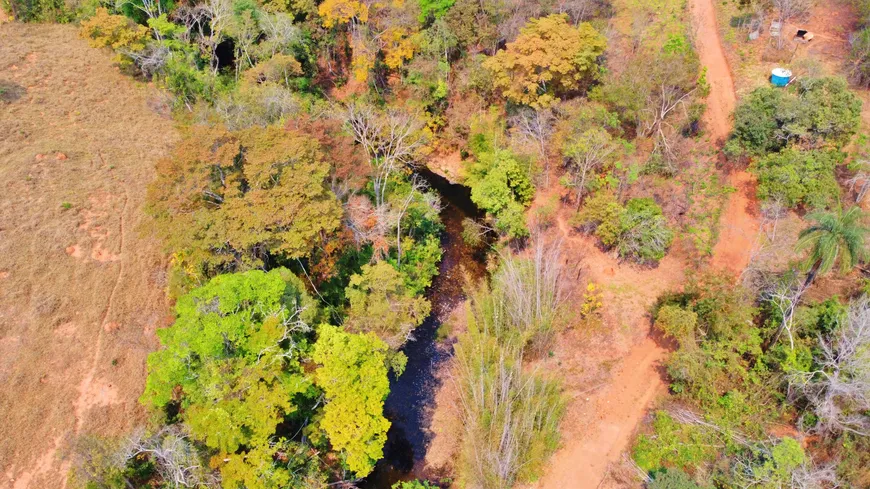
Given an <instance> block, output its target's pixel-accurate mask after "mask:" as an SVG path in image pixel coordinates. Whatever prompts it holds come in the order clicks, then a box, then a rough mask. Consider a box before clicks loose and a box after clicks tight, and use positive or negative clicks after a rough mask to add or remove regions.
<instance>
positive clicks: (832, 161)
mask: <svg viewBox="0 0 870 489" xmlns="http://www.w3.org/2000/svg"><path fill="white" fill-rule="evenodd" d="M844 158H845V154H843V153H840V152H839V151H824V150H815V151H804V152H802V151H799V150H798V149H795V148H787V149H784V150H783V151H781V152H779V153H774V154H771V155H768V156H766V157H764V158H761V159H759V160H758V161H756V162H755V163H754V164H753V166H752V170H753V172H755V174H756V175H757V176H758V198H760V199H764V200H773V201H779V202H781V203H782V204H784V205H786V206H788V207H798V206H802V207H806V208H810V209H814V208H825V207H827V206H828V205H830V204H831V203H833V202H834V201H836V199H837V196H838V195H839V191H840V187H839V185H838V184H837V180H836V178H835V177H834V169H835V168H836V167H837V165H839V164H840V163H842V162H843V160H844Z"/></svg>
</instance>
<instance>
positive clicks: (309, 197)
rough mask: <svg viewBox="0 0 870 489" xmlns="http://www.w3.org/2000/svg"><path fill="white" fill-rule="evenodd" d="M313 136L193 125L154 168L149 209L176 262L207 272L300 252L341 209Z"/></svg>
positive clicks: (333, 223)
mask: <svg viewBox="0 0 870 489" xmlns="http://www.w3.org/2000/svg"><path fill="white" fill-rule="evenodd" d="M329 166H330V165H329V163H328V162H327V161H326V158H325V157H324V154H323V152H322V151H321V148H320V144H319V143H318V142H317V141H316V140H315V139H313V138H311V137H309V136H306V135H303V134H301V133H298V132H295V131H292V130H291V131H287V130H284V129H282V128H278V127H267V128H260V127H255V128H251V129H247V130H244V131H236V132H230V131H227V130H225V129H222V128H201V129H195V130H194V131H193V132H192V134H191V135H190V136H189V137H188V138H186V139H185V140H183V141H182V142H181V143H179V145H178V146H177V148H176V149H175V151H174V153H173V155H172V157H171V158H169V159H166V160H164V161H162V162H160V163H159V164H158V165H157V180H156V181H155V182H154V183H153V184H152V186H151V188H150V189H149V210H150V212H151V214H153V215H154V217H155V224H156V230H157V233H158V234H159V235H160V236H161V237H162V238H163V239H164V242H165V243H166V245H167V248H169V251H171V252H173V253H174V256H175V260H176V265H179V266H181V267H182V269H183V270H186V271H187V272H188V274H189V275H191V277H190V278H192V279H194V281H198V280H199V279H201V278H203V277H204V276H209V275H212V274H214V273H220V272H226V271H236V270H247V269H251V268H260V267H263V266H268V265H269V264H270V262H271V261H274V259H276V258H284V259H293V258H300V257H304V256H307V255H308V254H309V253H310V251H311V249H312V247H313V245H314V243H315V242H316V240H317V239H318V238H319V236H320V235H321V233H329V232H332V231H334V230H335V229H337V228H338V226H339V223H340V218H341V206H340V205H339V202H338V200H337V199H336V198H335V195H334V194H333V193H332V192H331V191H330V190H329V187H328V185H327V182H328V176H329Z"/></svg>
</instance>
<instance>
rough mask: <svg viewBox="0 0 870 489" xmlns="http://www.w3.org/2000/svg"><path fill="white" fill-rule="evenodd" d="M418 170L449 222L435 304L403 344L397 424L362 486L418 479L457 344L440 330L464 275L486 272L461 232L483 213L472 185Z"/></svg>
mask: <svg viewBox="0 0 870 489" xmlns="http://www.w3.org/2000/svg"><path fill="white" fill-rule="evenodd" d="M418 174H419V175H420V176H421V177H423V178H424V179H425V180H426V181H427V182H428V183H429V185H430V187H431V188H432V189H433V190H436V191H437V192H438V193H439V194H440V195H441V204H442V210H441V220H442V222H443V223H444V226H445V232H444V235H443V236H442V238H441V245H442V249H443V256H442V259H441V264H440V266H439V274H438V275H437V276H436V277H435V278H434V279H433V281H432V286H431V287H430V288H429V290H428V292H427V294H426V295H427V297H428V298H429V301H430V302H431V303H432V314H430V315H429V317H428V318H427V319H426V320H425V321H424V322H423V324H421V325H420V326H419V327H418V328H417V329H416V330H415V331H414V340H413V341H408V342H407V343H406V344H405V346H404V347H403V348H402V351H403V352H404V353H405V355H407V357H408V365H407V367H406V368H405V373H403V374H402V376H401V377H399V378H398V379H393V380H392V381H391V383H390V395H389V397H388V398H387V402H386V404H385V406H384V411H385V413H386V416H387V418H388V419H389V420H390V421H391V422H392V426H391V427H390V431H389V432H388V433H387V443H386V445H385V446H384V458H383V460H381V461H380V462H379V463H378V465H377V466H376V467H375V470H374V472H372V474H371V475H369V477H367V478H366V480H365V481H363V482H362V483H361V484H360V487H361V488H363V489H389V488H390V487H392V485H393V484H395V483H396V482H399V481H405V480H413V479H415V478H417V477H416V476H417V474H416V473H415V465H419V464H417V462H420V461H422V460H423V458H424V457H425V455H426V448H427V446H428V443H429V438H430V436H429V431H428V428H429V422H430V419H429V416H427V412H428V409H427V408H428V407H429V406H432V405H433V404H434V397H435V392H436V390H437V388H438V385H439V380H438V378H437V375H436V374H437V373H438V371H439V369H441V368H443V367H445V366H446V361H447V360H448V359H449V358H450V357H451V356H452V355H453V345H452V344H448V343H446V342H438V341H437V339H436V336H437V331H438V328H439V326H441V323H442V321H443V320H445V319H446V318H447V317H448V315H449V314H450V311H451V310H452V309H453V308H454V307H456V306H457V305H458V304H460V303H461V302H462V301H463V300H464V299H465V296H464V295H463V289H464V284H465V274H466V273H467V274H469V275H470V276H471V278H474V279H478V278H481V277H483V276H484V275H485V273H486V267H485V265H484V260H483V256H482V252H480V251H475V250H474V249H472V248H470V247H469V246H467V245H466V244H465V242H464V241H463V240H462V236H461V233H462V220H463V219H464V218H466V217H475V218H476V217H480V211H479V210H478V209H477V207H476V206H475V205H474V203H472V202H471V192H470V190H469V189H468V187H464V186H462V185H455V184H451V183H450V182H449V181H447V180H446V179H445V178H443V177H441V176H439V175H436V174H434V173H432V172H430V171H428V170H425V169H423V170H420V171H418Z"/></svg>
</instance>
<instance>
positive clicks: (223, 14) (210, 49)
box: [173, 0, 233, 73]
mask: <svg viewBox="0 0 870 489" xmlns="http://www.w3.org/2000/svg"><path fill="white" fill-rule="evenodd" d="M232 14H233V11H232V2H230V1H229V0H206V1H205V2H202V3H198V4H195V5H180V6H179V7H178V8H177V9H176V10H175V12H174V13H173V17H174V19H175V21H176V22H178V23H180V24H182V25H184V26H185V28H186V29H185V35H184V36H185V39H184V40H186V41H188V42H196V43H197V44H198V45H199V46H200V50H201V52H202V53H203V54H204V55H205V57H207V58H208V59H209V62H210V63H211V69H212V72H213V73H217V71H218V58H217V47H218V45H219V44H220V43H221V41H223V40H224V37H225V36H226V31H227V28H228V27H229V24H230V23H231V21H232Z"/></svg>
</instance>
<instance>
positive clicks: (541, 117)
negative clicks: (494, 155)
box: [509, 107, 556, 185]
mask: <svg viewBox="0 0 870 489" xmlns="http://www.w3.org/2000/svg"><path fill="white" fill-rule="evenodd" d="M555 122H556V116H555V115H554V114H553V110H552V109H549V108H547V109H533V108H530V107H525V108H523V109H520V110H519V111H518V112H517V113H516V114H514V115H513V116H512V117H511V118H510V121H509V123H510V125H511V127H512V128H513V130H514V134H516V135H517V136H518V138H519V139H520V140H521V141H522V142H524V143H527V144H530V145H532V146H534V147H535V150H536V152H537V153H538V157H539V158H540V160H541V161H542V162H543V163H544V185H549V184H550V158H549V154H548V151H547V142H548V141H549V140H550V137H551V136H552V135H553V126H554V124H555Z"/></svg>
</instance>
